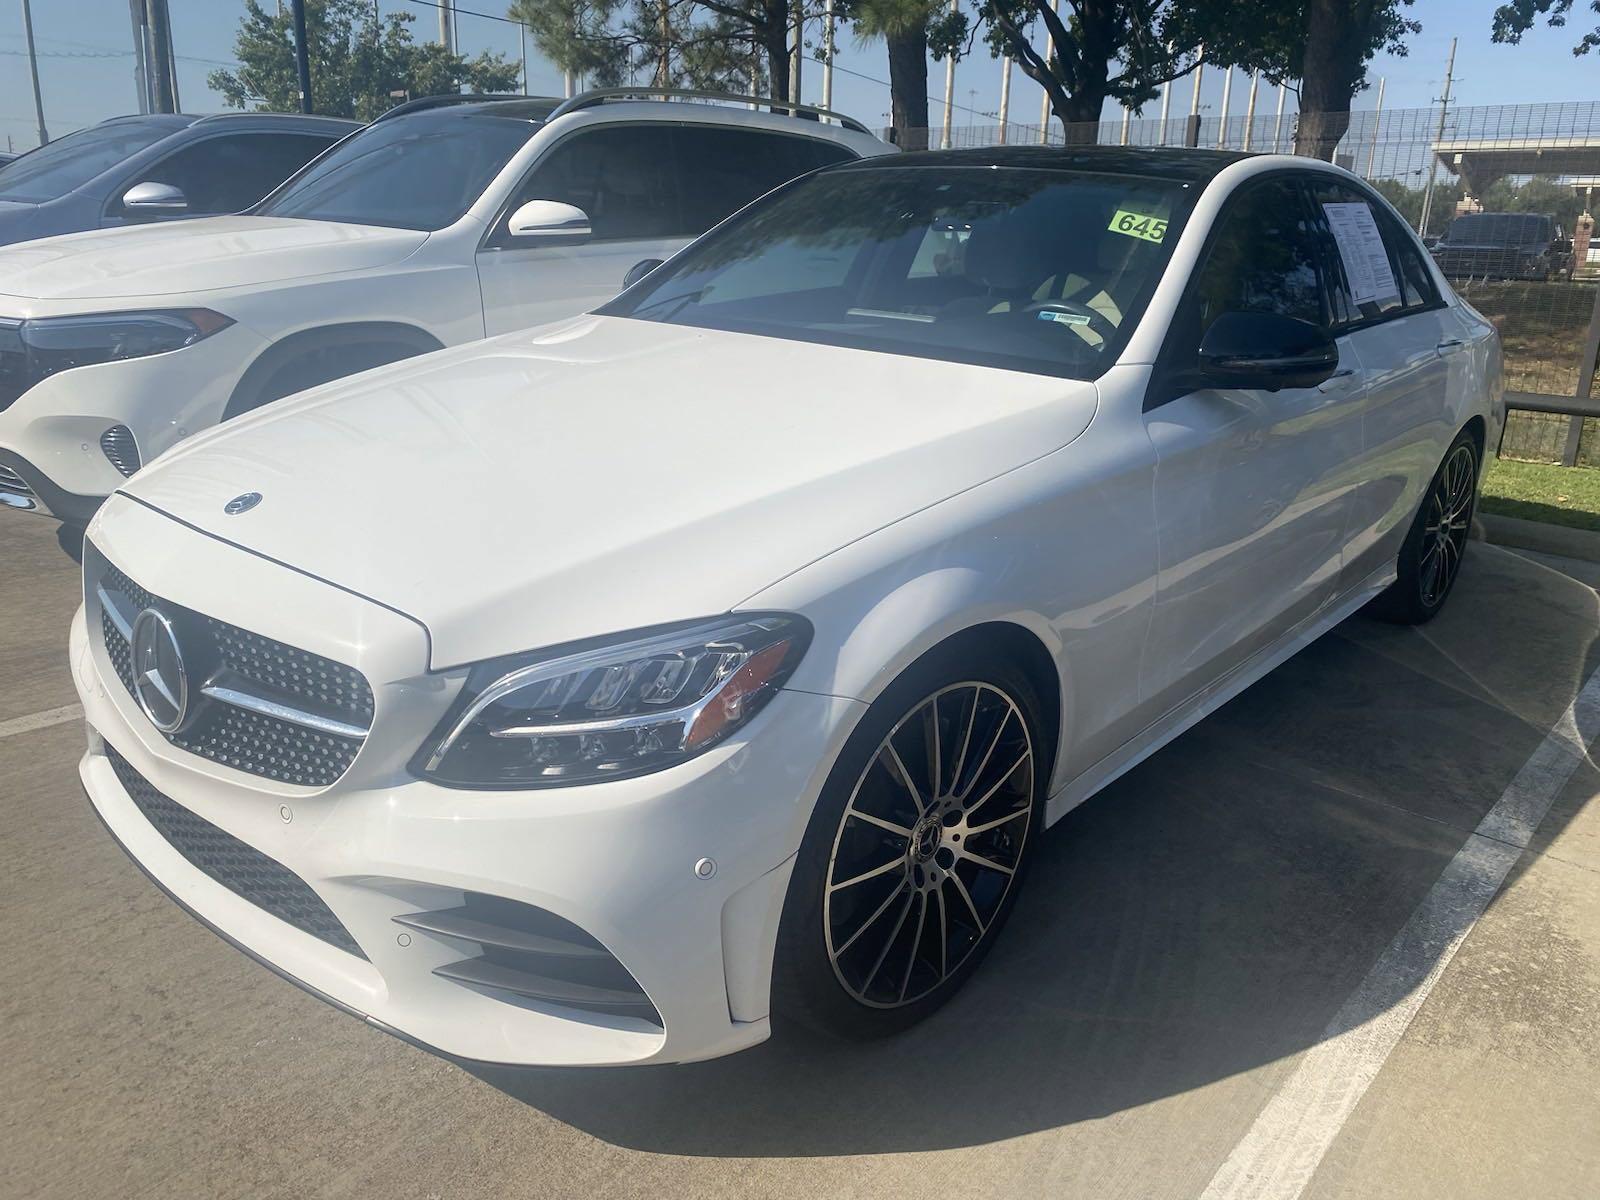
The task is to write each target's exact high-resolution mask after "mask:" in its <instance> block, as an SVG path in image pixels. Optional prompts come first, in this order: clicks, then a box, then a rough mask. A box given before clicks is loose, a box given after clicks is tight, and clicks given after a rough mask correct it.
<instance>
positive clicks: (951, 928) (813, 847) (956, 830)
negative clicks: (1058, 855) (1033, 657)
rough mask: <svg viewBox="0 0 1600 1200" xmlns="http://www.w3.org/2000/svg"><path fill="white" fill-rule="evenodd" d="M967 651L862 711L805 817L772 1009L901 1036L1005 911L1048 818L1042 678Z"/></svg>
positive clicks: (990, 938)
mask: <svg viewBox="0 0 1600 1200" xmlns="http://www.w3.org/2000/svg"><path fill="white" fill-rule="evenodd" d="M995 657H996V656H995V655H994V654H993V653H992V652H991V653H989V654H985V653H983V652H982V649H981V647H979V646H977V645H970V646H965V647H961V648H958V649H955V650H951V651H936V652H934V653H933V654H931V655H929V656H927V657H925V658H924V659H922V660H920V661H919V662H918V663H917V664H915V665H914V666H913V667H912V668H911V669H910V670H908V671H907V672H906V674H905V675H903V676H902V677H901V678H900V679H898V680H896V681H895V683H894V684H893V685H891V686H890V687H889V688H888V689H887V690H886V691H885V692H884V693H883V695H882V696H881V697H879V699H878V700H877V701H876V702H875V703H874V704H873V705H872V707H871V709H869V710H868V712H867V715H866V716H865V717H864V718H863V719H862V721H861V723H860V725H859V726H858V727H857V728H856V730H855V732H854V733H853V734H852V735H851V737H850V739H849V741H848V742H847V743H846V745H845V749H844V751H843V752H842V753H841V754H840V756H839V760H838V761H837V762H836V763H835V764H834V768H833V771H832V772H831V773H830V775H829V777H828V782H827V784H826V785H825V786H824V788H823V792H822V795H821V797H820V799H819V800H818V803H817V807H816V811H815V812H814V813H813V814H812V819H811V822H810V824H809V826H808V827H807V830H806V835H805V840H804V842H803V844H802V846H801V849H800V853H799V856H798V859H797V861H796V863H795V868H794V873H793V875H792V877H791V879H790V884H789V892H788V896H787V898H786V900H785V904H784V912H783V921H782V924H781V926H780V928H779V933H778V950H777V959H776V962H775V966H774V980H773V1005H774V1008H775V1009H776V1010H777V1011H778V1012H779V1013H781V1014H783V1015H785V1016H789V1017H791V1018H794V1019H796V1020H798V1021H800V1022H801V1023H803V1024H805V1025H807V1026H809V1027H811V1028H813V1029H818V1030H821V1031H824V1032H827V1033H831V1034H834V1035H837V1036H841V1037H846V1038H856V1039H865V1038H871V1037H879V1036H883V1035H886V1034H890V1033H895V1032H898V1031H899V1030H902V1029H905V1028H907V1027H909V1026H911V1025H913V1024H915V1023H916V1022H918V1021H920V1020H922V1019H923V1018H924V1017H926V1016H928V1015H929V1014H930V1013H932V1012H933V1011H934V1010H935V1009H937V1008H938V1007H939V1006H940V1005H942V1004H943V1003H944V1002H945V1001H946V1000H948V999H949V998H950V997H951V996H952V995H953V994H954V993H955V992H956V991H957V989H959V988H960V986H961V985H962V984H963V983H964V982H965V981H966V979H967V978H968V977H969V976H970V975H971V974H972V972H973V971H974V970H975V969H976V968H977V966H978V964H979V962H981V961H982V959H983V957H984V955H986V954H987V953H988V952H989V949H990V947H991V946H992V945H993V944H994V941H995V939H996V937H997V936H998V935H999V932H1000V929H1001V927H1002V926H1003V925H1004V924H1005V921H1006V918H1007V917H1009V916H1010V913H1011V908H1012V905H1013V904H1014V903H1015V900H1016V895H1017V891H1018V888H1019V886H1020V884H1021V881H1022V877H1023V874H1024V869H1025V867H1026V866H1027V863H1028V861H1029V850H1030V847H1031V845H1032V843H1033V842H1034V841H1036V840H1037V837H1036V835H1037V833H1038V830H1039V828H1040V827H1041V826H1042V817H1043V811H1044V789H1045V783H1046V778H1045V777H1046V775H1047V773H1048V763H1049V761H1050V757H1051V755H1050V753H1049V751H1048V750H1047V749H1046V747H1047V745H1048V743H1047V742H1046V738H1047V736H1049V735H1047V734H1046V732H1045V730H1044V729H1043V728H1042V727H1041V725H1040V720H1039V714H1040V711H1041V709H1040V705H1039V701H1038V697H1037V696H1036V694H1035V692H1034V689H1033V686H1032V684H1031V683H1030V682H1029V680H1028V677H1027V676H1026V674H1025V673H1024V672H1022V671H1021V670H1019V669H1017V668H1016V667H1014V666H1012V665H1010V664H1008V663H1005V662H996V661H994V659H995Z"/></svg>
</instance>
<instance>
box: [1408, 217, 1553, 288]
mask: <svg viewBox="0 0 1600 1200" xmlns="http://www.w3.org/2000/svg"><path fill="white" fill-rule="evenodd" d="M1432 252H1433V258H1434V261H1435V262H1437V263H1438V264H1439V269H1440V270H1442V271H1443V272H1444V273H1445V275H1447V276H1448V277H1450V278H1451V279H1463V278H1475V277H1476V278H1483V279H1538V280H1549V279H1559V278H1560V277H1561V276H1563V275H1565V276H1567V277H1568V278H1569V279H1570V278H1571V277H1572V238H1571V236H1570V235H1569V234H1568V233H1567V232H1566V231H1565V230H1563V229H1562V228H1561V226H1560V225H1559V224H1558V223H1557V221H1556V218H1555V217H1554V216H1552V215H1551V214H1549V213H1468V214H1466V215H1465V216H1460V217H1457V218H1456V219H1455V220H1453V221H1451V222H1450V226H1449V228H1448V229H1446V230H1445V232H1444V236H1443V237H1442V238H1440V239H1439V241H1438V242H1437V243H1435V244H1434V246H1433V250H1432Z"/></svg>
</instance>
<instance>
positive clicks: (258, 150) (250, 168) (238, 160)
mask: <svg viewBox="0 0 1600 1200" xmlns="http://www.w3.org/2000/svg"><path fill="white" fill-rule="evenodd" d="M332 144H333V139H332V138H327V137H318V136H316V135H313V134H301V133H235V134H227V135H224V136H222V137H208V138H203V139H201V140H199V141H196V142H193V143H191V144H190V145H187V146H185V147H183V149H181V150H178V151H175V152H174V153H172V154H170V155H168V156H167V157H166V158H164V159H162V160H161V161H160V162H158V163H155V164H154V165H152V166H150V167H148V168H146V169H145V170H143V171H140V172H139V174H138V177H137V179H134V180H130V181H129V182H130V185H131V184H132V183H167V184H171V185H172V186H173V187H175V188H177V189H178V190H179V191H181V192H182V193H183V194H184V197H185V198H186V199H187V200H188V201H189V207H188V210H187V211H188V212H190V213H199V214H206V213H212V214H214V213H235V212H240V211H241V210H243V209H246V208H249V207H250V206H251V205H252V204H254V203H255V202H256V201H257V200H260V199H261V198H262V197H263V196H265V195H266V194H267V193H268V192H270V191H271V190H272V189H273V188H275V187H277V186H278V185H279V184H280V183H282V182H283V181H284V180H285V179H287V178H288V177H289V176H290V175H292V174H294V173H295V172H296V171H298V170H299V169H300V168H301V167H302V166H304V165H305V164H306V162H307V161H308V160H309V159H312V158H314V157H315V156H316V155H318V154H321V153H322V152H323V151H324V150H326V149H327V148H328V147H329V146H330V145H332Z"/></svg>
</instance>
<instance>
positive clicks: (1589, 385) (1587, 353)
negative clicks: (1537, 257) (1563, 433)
mask: <svg viewBox="0 0 1600 1200" xmlns="http://www.w3.org/2000/svg"><path fill="white" fill-rule="evenodd" d="M1596 358H1600V287H1597V288H1595V290H1594V312H1593V313H1591V314H1590V316H1589V336H1588V337H1586V338H1584V339H1583V358H1582V360H1581V361H1580V362H1579V363H1578V395H1577V398H1578V402H1579V403H1580V404H1581V403H1582V402H1583V401H1585V400H1587V399H1589V398H1590V397H1591V396H1592V395H1593V394H1594V364H1595V359H1596ZM1583 422H1584V418H1583V417H1573V418H1572V421H1571V423H1570V424H1569V425H1568V426H1567V444H1566V447H1565V448H1564V449H1563V450H1562V452H1561V465H1562V466H1565V467H1575V466H1577V465H1578V449H1579V447H1580V445H1581V443H1582V442H1583Z"/></svg>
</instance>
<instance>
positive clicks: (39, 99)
mask: <svg viewBox="0 0 1600 1200" xmlns="http://www.w3.org/2000/svg"><path fill="white" fill-rule="evenodd" d="M22 32H23V33H24V34H26V35H27V39H28V73H29V74H30V75H32V76H33V112H34V116H35V117H37V118H38V120H39V145H41V146H42V145H44V144H45V143H46V142H48V141H49V140H50V135H49V134H48V133H46V132H45V128H44V97H43V96H41V95H40V94H39V58H38V55H37V54H35V53H34V49H33V13H32V12H31V11H30V10H29V8H28V0H22Z"/></svg>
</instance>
